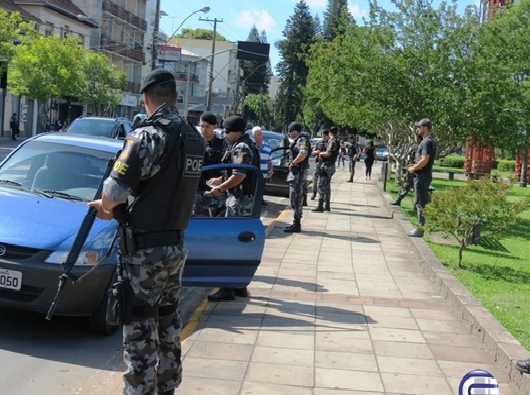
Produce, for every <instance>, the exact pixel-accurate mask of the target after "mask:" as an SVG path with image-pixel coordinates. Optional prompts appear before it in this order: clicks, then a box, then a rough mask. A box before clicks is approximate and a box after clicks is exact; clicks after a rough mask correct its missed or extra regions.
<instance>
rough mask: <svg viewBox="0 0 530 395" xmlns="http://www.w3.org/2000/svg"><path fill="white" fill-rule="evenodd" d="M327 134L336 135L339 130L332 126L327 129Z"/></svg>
mask: <svg viewBox="0 0 530 395" xmlns="http://www.w3.org/2000/svg"><path fill="white" fill-rule="evenodd" d="M329 132H330V133H331V134H337V133H338V132H339V128H338V127H336V126H332V127H330V128H329Z"/></svg>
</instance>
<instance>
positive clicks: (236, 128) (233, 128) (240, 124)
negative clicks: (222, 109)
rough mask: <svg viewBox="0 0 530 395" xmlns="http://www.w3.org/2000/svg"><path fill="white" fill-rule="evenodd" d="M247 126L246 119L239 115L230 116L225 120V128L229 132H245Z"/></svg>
mask: <svg viewBox="0 0 530 395" xmlns="http://www.w3.org/2000/svg"><path fill="white" fill-rule="evenodd" d="M246 127H247V123H246V122H245V120H244V119H243V118H241V117H238V116H237V115H233V116H231V117H228V118H226V119H225V121H224V122H223V128H225V130H226V131H228V132H244V131H245V128H246Z"/></svg>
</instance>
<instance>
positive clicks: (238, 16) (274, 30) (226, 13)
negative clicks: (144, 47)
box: [160, 0, 479, 74]
mask: <svg viewBox="0 0 530 395" xmlns="http://www.w3.org/2000/svg"><path fill="white" fill-rule="evenodd" d="M296 3H298V0H260V1H258V0H161V4H160V10H162V11H164V12H165V13H166V14H167V15H168V16H162V17H161V18H160V29H161V30H162V31H164V32H165V33H166V34H168V35H171V34H172V33H173V32H175V30H176V29H177V28H178V27H179V25H180V24H181V23H182V22H184V20H185V19H186V18H187V17H188V16H190V15H191V14H192V13H193V12H194V11H197V10H199V9H201V8H203V7H210V11H209V12H208V13H207V14H204V13H203V12H197V13H195V14H194V15H192V16H191V17H189V18H188V19H187V20H186V21H185V22H184V23H183V25H182V27H181V28H180V29H179V32H180V30H181V29H183V28H189V29H198V28H202V29H210V30H213V25H214V24H213V22H206V21H200V20H199V18H202V19H211V20H213V19H217V20H218V22H217V31H218V32H219V33H220V34H222V35H223V36H224V37H225V38H226V39H227V40H229V41H246V40H247V39H248V34H249V32H250V29H252V26H253V25H256V28H257V29H258V31H259V32H260V33H261V32H262V31H263V30H265V32H266V34H267V41H268V42H269V43H270V44H271V46H270V60H271V65H272V71H273V73H274V74H276V69H275V66H276V64H277V63H278V62H279V61H280V57H279V54H278V51H277V50H276V47H275V46H274V43H275V42H276V41H278V40H282V39H283V36H282V31H283V30H284V28H285V25H286V22H287V19H289V17H291V16H292V15H293V14H294V7H295V5H296ZM306 3H307V5H308V6H309V9H310V12H311V14H312V15H313V16H316V15H318V17H319V18H320V21H321V23H322V22H323V20H324V12H325V11H326V7H327V4H328V0H306ZM437 3H439V1H438V0H434V4H435V6H436V4H437ZM478 3H479V1H478V0H459V1H458V9H459V11H460V12H463V10H464V9H465V7H466V6H467V5H470V4H475V5H478ZM378 4H379V5H380V6H382V7H385V8H389V7H391V3H390V1H389V0H379V1H378ZM348 5H349V10H350V13H351V14H352V16H353V17H354V18H355V19H356V20H357V23H359V24H362V22H361V21H362V18H363V17H366V16H367V14H368V1H366V0H349V2H348ZM221 20H222V22H220V21H221Z"/></svg>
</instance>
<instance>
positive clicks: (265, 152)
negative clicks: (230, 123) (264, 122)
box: [252, 126, 273, 206]
mask: <svg viewBox="0 0 530 395" xmlns="http://www.w3.org/2000/svg"><path fill="white" fill-rule="evenodd" d="M252 138H253V139H254V143H255V144H256V148H257V149H258V150H259V154H260V162H259V166H260V170H261V174H263V178H264V180H265V182H267V180H270V178H271V177H272V174H273V166H272V150H271V146H270V145H269V144H268V143H266V142H264V141H263V131H262V130H261V128H260V127H259V126H254V127H253V128H252ZM262 204H263V205H264V206H266V205H267V203H266V202H265V200H263V203H262Z"/></svg>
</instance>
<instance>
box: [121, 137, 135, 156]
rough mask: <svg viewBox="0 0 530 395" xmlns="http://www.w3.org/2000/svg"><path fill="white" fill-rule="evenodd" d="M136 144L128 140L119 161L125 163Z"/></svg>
mask: <svg viewBox="0 0 530 395" xmlns="http://www.w3.org/2000/svg"><path fill="white" fill-rule="evenodd" d="M133 144H134V141H131V140H127V144H126V145H125V147H124V148H123V150H122V151H121V154H120V158H119V160H122V161H125V160H127V158H128V157H129V154H130V153H131V149H132V146H133Z"/></svg>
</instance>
